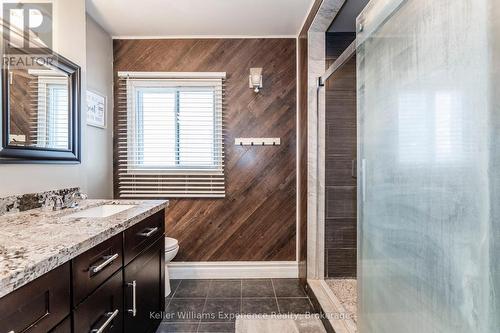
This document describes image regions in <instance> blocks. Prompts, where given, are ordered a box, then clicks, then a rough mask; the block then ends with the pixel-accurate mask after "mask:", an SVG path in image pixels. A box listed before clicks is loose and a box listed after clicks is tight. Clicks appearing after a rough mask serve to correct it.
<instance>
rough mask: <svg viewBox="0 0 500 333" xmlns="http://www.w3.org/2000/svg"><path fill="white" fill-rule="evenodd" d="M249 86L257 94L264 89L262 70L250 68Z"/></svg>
mask: <svg viewBox="0 0 500 333" xmlns="http://www.w3.org/2000/svg"><path fill="white" fill-rule="evenodd" d="M248 80H249V86H250V88H252V89H253V91H255V92H256V93H258V92H259V90H260V89H261V88H262V68H250V76H249V78H248Z"/></svg>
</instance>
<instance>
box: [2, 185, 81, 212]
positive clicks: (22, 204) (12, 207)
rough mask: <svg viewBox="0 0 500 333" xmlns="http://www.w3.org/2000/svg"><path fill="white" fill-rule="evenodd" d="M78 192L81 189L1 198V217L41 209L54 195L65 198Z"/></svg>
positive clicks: (74, 188) (75, 188)
mask: <svg viewBox="0 0 500 333" xmlns="http://www.w3.org/2000/svg"><path fill="white" fill-rule="evenodd" d="M78 191H80V188H79V187H73V188H66V189H59V190H52V191H46V192H39V193H28V194H20V195H13V196H9V197H4V198H0V216H1V215H3V214H6V213H17V212H24V211H26V210H30V209H35V208H41V207H43V206H44V205H45V204H46V201H47V199H48V198H49V197H51V196H53V195H60V196H64V195H67V194H72V193H74V192H78Z"/></svg>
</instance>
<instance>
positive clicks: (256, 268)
mask: <svg viewBox="0 0 500 333" xmlns="http://www.w3.org/2000/svg"><path fill="white" fill-rule="evenodd" d="M167 266H168V272H169V275H170V278H171V279H252V278H297V277H298V276H299V268H298V263H297V262H296V261H213V262H178V261H176V262H171V263H169V264H168V265H167Z"/></svg>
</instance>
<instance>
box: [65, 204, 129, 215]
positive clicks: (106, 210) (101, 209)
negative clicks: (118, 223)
mask: <svg viewBox="0 0 500 333" xmlns="http://www.w3.org/2000/svg"><path fill="white" fill-rule="evenodd" d="M132 207H135V205H102V206H97V207H92V208H87V209H84V210H81V211H78V212H76V213H73V214H70V215H67V217H73V218H77V217H108V216H111V215H115V214H118V213H120V212H123V211H125V210H127V209H130V208H132Z"/></svg>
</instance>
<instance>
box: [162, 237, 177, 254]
mask: <svg viewBox="0 0 500 333" xmlns="http://www.w3.org/2000/svg"><path fill="white" fill-rule="evenodd" d="M178 247H179V242H178V241H177V239H174V238H170V237H165V252H169V251H173V250H175V249H177V248H178Z"/></svg>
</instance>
